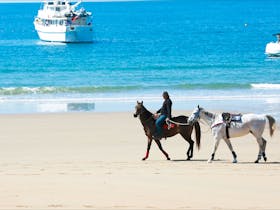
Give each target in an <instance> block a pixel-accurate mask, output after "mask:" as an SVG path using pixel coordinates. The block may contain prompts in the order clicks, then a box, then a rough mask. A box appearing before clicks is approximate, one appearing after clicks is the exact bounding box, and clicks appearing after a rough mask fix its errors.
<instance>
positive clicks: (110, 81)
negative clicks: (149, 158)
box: [0, 0, 280, 117]
mask: <svg viewBox="0 0 280 210" xmlns="http://www.w3.org/2000/svg"><path fill="white" fill-rule="evenodd" d="M83 6H84V7H85V8H86V9H87V10H89V11H92V12H93V16H94V30H95V34H94V37H93V40H94V42H93V43H92V44H53V43H46V42H42V41H40V40H39V38H38V36H37V34H36V31H35V30H34V26H33V19H34V16H35V15H36V13H37V10H38V9H39V7H40V3H25V4H24V3H22V4H18V3H17V4H4V3H3V4H0V10H1V17H0V19H1V21H0V53H1V56H0V113H25V112H28V113H30V112H53V111H54V112H55V111H58V112H63V111H67V104H68V103H95V110H94V111H131V110H133V109H134V108H133V107H134V104H135V101H136V100H144V103H145V104H146V105H147V106H148V107H149V108H151V109H155V108H158V107H159V106H160V104H161V93H162V91H164V90H167V91H169V92H170V95H171V97H172V99H173V104H174V109H193V108H194V107H195V106H196V105H197V104H198V103H199V104H200V105H201V106H204V107H205V108H208V109H218V110H232V111H240V112H249V111H250V112H251V111H254V112H258V113H263V112H265V113H270V114H273V115H276V116H278V117H280V106H279V103H280V76H279V75H280V59H275V58H274V59H273V58H267V57H266V55H265V54H264V49H265V45H266V43H268V42H270V41H274V39H275V38H274V37H273V36H271V35H272V34H273V33H276V32H280V23H279V18H280V13H279V11H280V4H279V2H278V1H276V0H237V1H236V0H201V1H196V0H188V1H183V0H182V1H180V0H177V1H142V2H115V3H112V2H111V3H104V2H103V3H83ZM65 107H66V108H65Z"/></svg>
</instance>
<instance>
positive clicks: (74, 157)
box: [0, 112, 280, 209]
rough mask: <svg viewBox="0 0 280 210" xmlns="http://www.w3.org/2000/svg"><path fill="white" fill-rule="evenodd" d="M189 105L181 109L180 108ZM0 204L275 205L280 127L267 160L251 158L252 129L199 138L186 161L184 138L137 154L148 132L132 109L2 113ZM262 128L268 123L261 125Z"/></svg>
mask: <svg viewBox="0 0 280 210" xmlns="http://www.w3.org/2000/svg"><path fill="white" fill-rule="evenodd" d="M186 113H187V112H186ZM0 125H1V127H0V209H280V201H279V200H280V138H279V137H280V134H279V132H278V131H276V133H275V136H274V138H272V139H269V140H268V145H267V157H268V162H267V163H261V164H254V163H253V161H254V160H255V159H256V156H257V152H258V146H257V143H256V141H255V140H254V139H253V137H252V136H250V135H248V136H246V137H243V138H237V139H233V140H232V143H233V147H234V149H235V151H236V153H237V155H238V161H239V163H237V164H232V163H231V160H232V157H231V153H230V151H229V150H228V148H227V147H226V145H225V143H224V142H221V144H220V146H219V148H218V151H217V154H216V158H217V159H218V160H217V161H215V162H213V163H211V164H208V163H207V162H206V160H207V159H208V157H209V155H210V153H211V148H212V136H211V134H210V132H209V129H208V128H207V127H205V126H202V132H203V133H202V146H201V150H200V151H199V152H198V151H197V149H195V154H194V158H193V161H185V159H186V155H185V153H186V148H187V143H186V142H185V141H184V140H183V139H182V138H181V137H180V136H176V137H173V138H170V139H168V140H166V141H165V140H162V144H163V147H164V149H165V150H166V151H167V152H168V153H169V155H170V157H171V159H172V160H171V161H167V160H165V157H164V156H163V155H162V154H161V152H160V151H159V150H158V148H157V146H156V145H155V144H153V145H152V149H151V153H150V158H149V159H148V160H146V161H142V160H141V159H142V157H143V156H144V154H145V150H146V137H145V135H144V132H143V128H142V126H141V124H140V122H139V119H134V118H133V117H132V113H129V112H127V113H77V114H76V113H74V114H32V115H1V116H0ZM266 132H267V131H266Z"/></svg>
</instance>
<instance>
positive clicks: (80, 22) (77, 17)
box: [34, 0, 93, 43]
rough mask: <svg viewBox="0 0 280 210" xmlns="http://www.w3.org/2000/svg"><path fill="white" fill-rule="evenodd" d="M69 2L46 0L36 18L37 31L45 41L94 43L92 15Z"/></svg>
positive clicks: (77, 3)
mask: <svg viewBox="0 0 280 210" xmlns="http://www.w3.org/2000/svg"><path fill="white" fill-rule="evenodd" d="M80 3H81V1H79V2H76V3H75V4H73V3H70V2H69V1H67V0H45V1H43V4H42V8H41V9H39V11H38V15H37V16H36V17H35V20H34V26H35V29H36V31H37V33H38V35H39V37H40V39H41V40H43V41H50V42H67V43H68V42H92V40H93V26H92V14H91V12H87V11H86V10H85V9H84V8H81V9H79V10H77V7H78V6H79V4H80Z"/></svg>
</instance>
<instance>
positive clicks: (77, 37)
mask: <svg viewBox="0 0 280 210" xmlns="http://www.w3.org/2000/svg"><path fill="white" fill-rule="evenodd" d="M35 29H36V30H37V33H38V36H39V38H40V39H41V40H42V41H48V42H65V43H71V42H92V41H93V29H92V26H63V27H62V26H60V27H55V26H52V27H44V26H41V25H36V24H35Z"/></svg>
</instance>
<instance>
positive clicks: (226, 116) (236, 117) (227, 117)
mask: <svg viewBox="0 0 280 210" xmlns="http://www.w3.org/2000/svg"><path fill="white" fill-rule="evenodd" d="M241 117H242V114H231V113H228V112H224V113H222V118H223V122H224V123H225V124H226V135H227V138H228V139H229V138H230V137H229V131H228V129H229V128H230V125H231V122H241Z"/></svg>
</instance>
